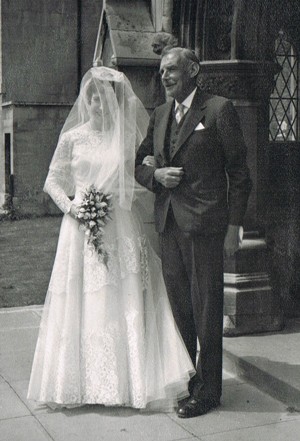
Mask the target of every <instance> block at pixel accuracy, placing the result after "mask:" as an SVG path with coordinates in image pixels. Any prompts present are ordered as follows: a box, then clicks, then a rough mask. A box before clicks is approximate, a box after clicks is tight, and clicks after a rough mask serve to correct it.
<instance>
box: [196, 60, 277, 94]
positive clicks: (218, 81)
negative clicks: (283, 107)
mask: <svg viewBox="0 0 300 441" xmlns="http://www.w3.org/2000/svg"><path fill="white" fill-rule="evenodd" d="M278 69H279V67H278V66H277V65H276V64H275V63H271V62H265V63H261V62H255V61H242V60H228V61H204V62H201V63H200V73H199V75H198V79H197V82H198V86H199V87H200V88H201V89H203V90H205V91H207V92H210V93H213V94H216V95H221V96H226V97H228V98H231V99H238V98H243V99H252V100H253V99H254V100H262V99H268V98H269V96H270V94H271V93H272V90H273V88H274V85H275V80H274V75H275V74H276V73H277V72H278Z"/></svg>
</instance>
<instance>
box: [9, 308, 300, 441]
mask: <svg viewBox="0 0 300 441" xmlns="http://www.w3.org/2000/svg"><path fill="white" fill-rule="evenodd" d="M40 314H41V307H40V306H38V307H35V306H32V307H23V308H3V309H0V348H1V351H0V441H51V440H52V441H77V440H80V441H102V440H103V441H141V440H143V441H195V440H201V441H266V440H272V441H283V440H288V441H299V439H300V435H299V434H300V412H299V411H298V410H297V408H296V407H295V404H296V403H294V402H293V403H292V404H290V403H289V401H288V399H289V398H288V397H286V398H287V401H286V402H280V401H278V400H276V399H274V398H272V397H271V396H270V395H268V394H266V393H265V392H263V391H260V390H259V389H258V388H256V387H255V386H253V385H251V384H248V383H247V382H246V381H245V380H243V379H241V378H238V377H237V376H236V375H235V373H236V372H237V371H238V370H239V363H233V360H232V358H228V357H227V356H225V363H224V368H225V369H224V393H223V400H222V405H221V407H220V408H218V409H216V410H215V411H213V412H210V413H209V414H207V415H204V416H202V417H198V418H193V419H189V420H182V419H179V418H178V417H177V416H176V414H175V413H168V414H159V413H155V414H143V413H140V412H138V411H135V410H131V409H122V408H104V407H102V406H86V407H84V408H81V409H74V410H65V411H52V410H50V409H48V408H47V407H46V406H35V405H33V404H32V403H29V402H28V401H27V400H26V392H27V386H28V379H29V375H30V369H31V362H32V357H33V351H34V347H35V343H36V337H37V332H38V325H39V320H40ZM298 325H299V324H297V323H296V326H295V325H294V324H292V325H291V330H290V332H289V333H280V334H277V337H279V338H277V337H276V338H275V337H274V335H273V334H268V335H264V336H252V337H250V338H251V339H256V341H255V340H251V341H252V343H251V341H249V340H248V339H249V337H242V339H241V338H240V337H236V338H226V339H224V346H225V351H227V353H231V354H233V352H232V349H231V348H232V347H234V348H235V350H236V353H237V352H239V351H241V352H242V353H244V354H248V355H246V356H247V357H252V362H253V360H255V358H256V356H255V354H261V353H264V355H265V358H266V359H268V360H269V361H270V362H271V361H272V360H273V359H275V360H276V359H278V357H280V356H279V353H280V351H281V350H282V348H285V351H284V354H283V355H284V356H285V357H288V354H291V353H292V355H290V359H288V360H286V364H287V365H290V366H291V365H293V366H294V369H295V371H298V373H299V369H300V368H299V366H300V360H299V352H300V351H298V352H297V351H296V349H299V341H300V339H299V336H300V331H299V326H298ZM257 339H259V342H258V340H257ZM278 341H280V344H278ZM290 342H291V343H290ZM295 343H296V344H297V346H296V347H294V348H293V349H294V352H292V351H291V348H292V346H293V345H294V344H295ZM234 355H235V356H237V355H236V354H233V356H234ZM241 360H242V359H239V361H240V362H241ZM252 367H255V364H254V363H252ZM261 367H262V366H260V368H261ZM244 373H245V371H244ZM280 373H281V377H283V376H284V375H286V376H287V375H288V374H289V372H288V371H285V370H281V371H280ZM272 378H273V379H274V378H275V377H272V376H270V377H269V380H268V381H270V382H271V383H272ZM297 378H299V376H298V377H294V379H295V384H293V385H292V386H293V387H294V388H295V389H297ZM266 381H267V380H266ZM283 381H284V380H283ZM298 392H299V393H300V390H298ZM298 404H299V409H300V395H298Z"/></svg>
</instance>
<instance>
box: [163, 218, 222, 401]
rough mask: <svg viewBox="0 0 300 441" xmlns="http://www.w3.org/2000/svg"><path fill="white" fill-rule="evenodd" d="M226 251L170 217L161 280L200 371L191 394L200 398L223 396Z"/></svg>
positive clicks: (217, 240)
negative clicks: (197, 355)
mask: <svg viewBox="0 0 300 441" xmlns="http://www.w3.org/2000/svg"><path fill="white" fill-rule="evenodd" d="M223 246H224V234H217V235H207V236H205V235H200V234H189V233H184V232H183V231H181V230H180V229H179V228H178V226H177V224H176V222H175V220H174V216H173V214H172V212H170V213H169V214H168V218H167V223H166V227H165V230H164V231H163V233H161V248H162V267H163V275H164V280H165V284H166V288H167V292H168V296H169V300H170V304H171V307H172V311H173V314H174V317H175V321H176V323H177V326H178V328H179V331H180V333H181V335H182V338H183V340H184V343H185V345H186V347H187V350H188V352H189V354H190V357H191V359H192V361H193V362H194V364H195V366H196V371H197V374H196V376H195V377H194V378H192V380H191V382H190V385H189V389H190V393H191V394H192V395H193V396H196V397H198V398H213V399H219V398H220V397H221V393H222V336H223V299H224V294H223V285H224V284H223ZM197 338H198V339H199V343H200V354H199V358H198V362H197V365H196V354H197Z"/></svg>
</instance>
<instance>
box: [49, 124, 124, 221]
mask: <svg viewBox="0 0 300 441" xmlns="http://www.w3.org/2000/svg"><path fill="white" fill-rule="evenodd" d="M117 171H118V158H117V155H116V154H115V153H114V152H113V149H112V148H111V146H110V145H108V142H104V139H103V135H102V133H101V132H100V131H97V130H92V129H91V128H90V127H89V126H88V125H84V126H81V127H79V128H77V129H75V130H72V131H70V132H67V133H66V134H64V135H63V136H62V137H61V140H60V142H59V144H58V146H57V149H56V152H55V155H54V160H53V161H52V163H51V165H50V170H49V174H48V176H47V179H46V183H45V188H44V189H45V191H46V192H47V193H49V195H50V196H51V197H52V199H53V200H54V202H55V203H56V205H58V207H59V208H60V209H61V210H62V211H63V212H65V213H66V212H68V211H69V209H70V206H71V204H72V203H74V202H75V203H78V202H80V200H81V199H82V192H84V191H85V190H86V189H87V188H88V187H89V186H90V185H95V186H96V187H98V188H101V189H102V190H103V191H110V192H111V191H113V188H114V183H115V182H116V178H117ZM103 187H104V188H103ZM68 196H75V199H74V201H72V202H71V201H70V199H69V197H68Z"/></svg>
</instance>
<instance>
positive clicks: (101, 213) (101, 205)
mask: <svg viewBox="0 0 300 441" xmlns="http://www.w3.org/2000/svg"><path fill="white" fill-rule="evenodd" d="M111 197H112V195H111V194H104V193H102V192H101V191H100V190H97V189H96V188H95V187H94V186H93V185H91V186H90V187H89V188H88V189H87V190H86V191H85V193H84V194H83V200H82V203H81V205H80V208H79V212H78V215H77V219H78V220H79V222H80V224H81V225H82V227H83V228H84V230H85V231H86V233H87V235H88V237H89V238H88V243H89V244H91V245H92V246H93V247H94V249H95V251H96V252H97V254H98V255H99V256H101V257H102V259H103V262H104V263H105V265H107V262H108V254H107V252H106V251H105V249H104V244H103V234H104V229H103V227H104V226H105V225H106V224H107V223H108V221H109V219H111V216H110V213H111V211H112V209H113V207H112V201H111Z"/></svg>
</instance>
